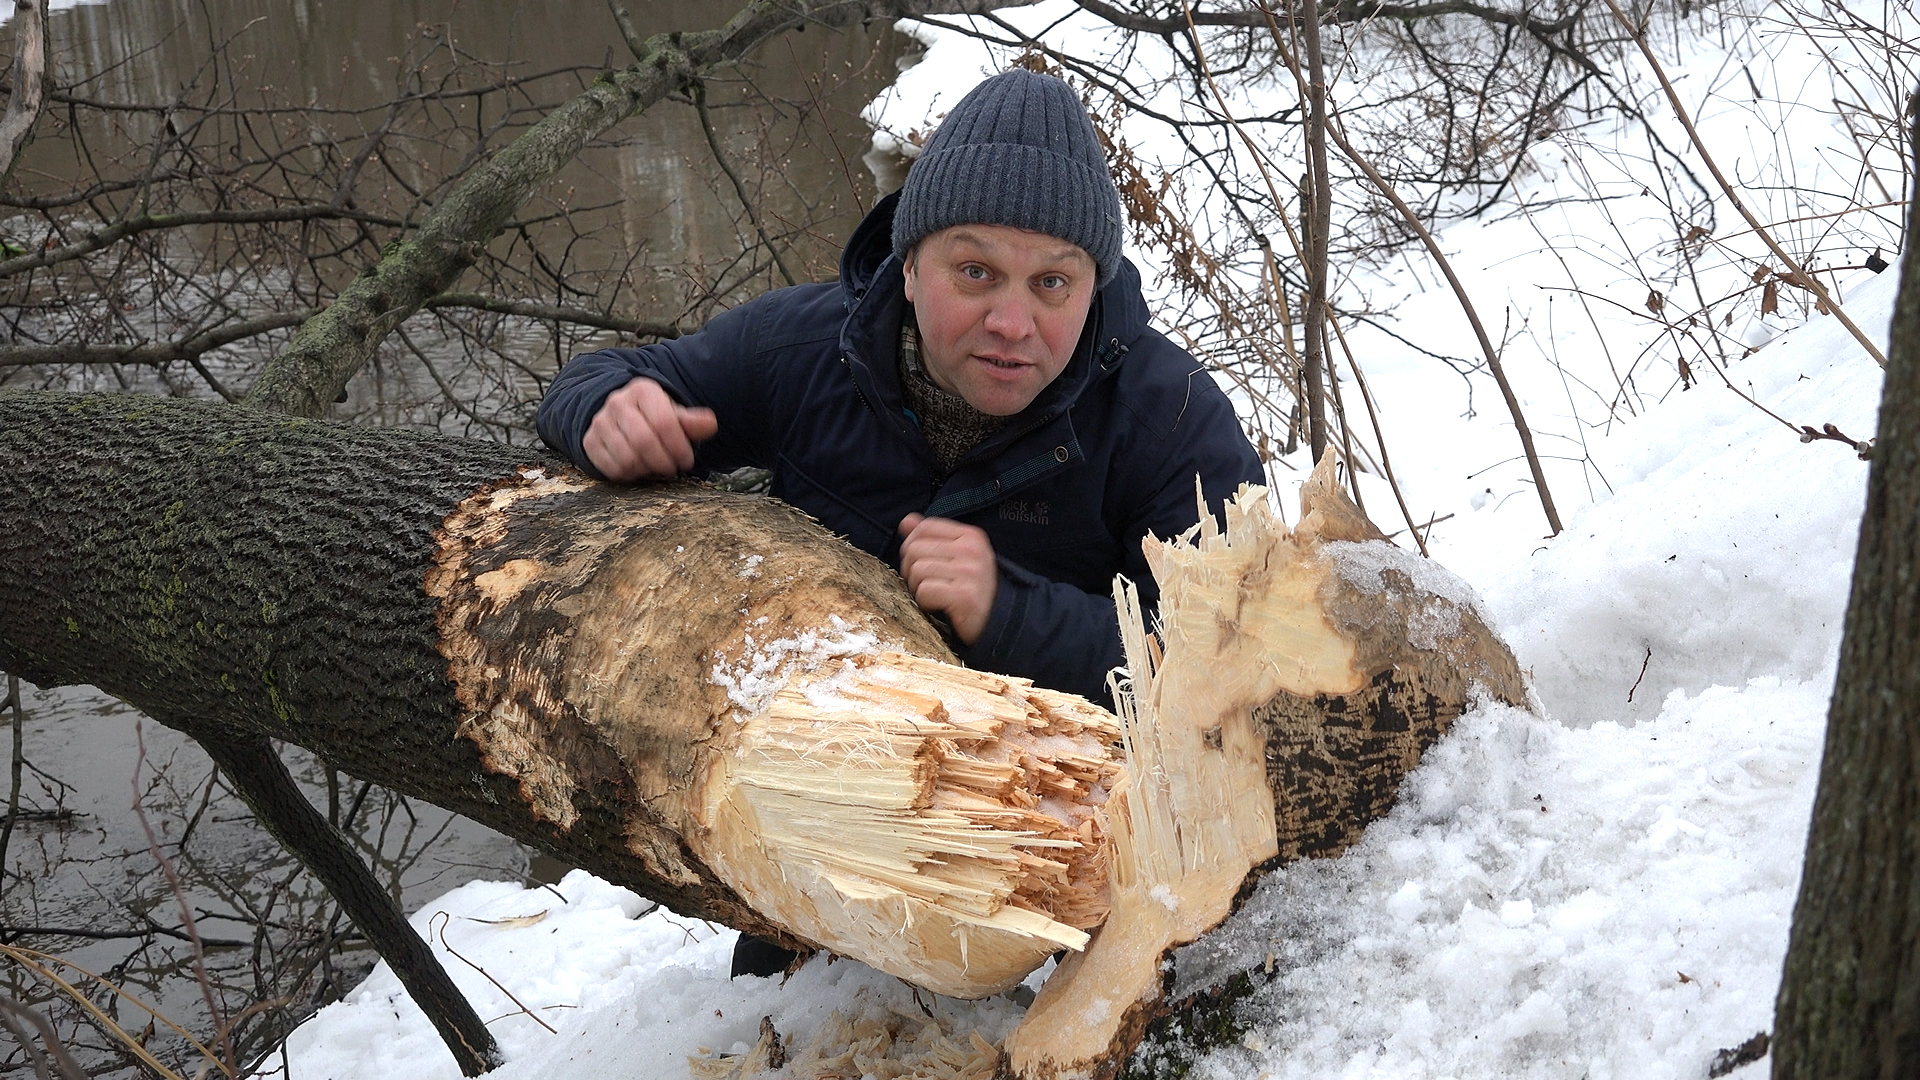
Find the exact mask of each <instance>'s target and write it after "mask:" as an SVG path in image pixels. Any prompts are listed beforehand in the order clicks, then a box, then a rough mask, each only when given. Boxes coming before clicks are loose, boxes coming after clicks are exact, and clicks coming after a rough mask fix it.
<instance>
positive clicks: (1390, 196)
mask: <svg viewBox="0 0 1920 1080" xmlns="http://www.w3.org/2000/svg"><path fill="white" fill-rule="evenodd" d="M1327 137H1328V138H1330V139H1332V140H1333V142H1334V145H1336V146H1338V147H1339V148H1340V152H1341V153H1343V154H1345V155H1347V160H1349V161H1351V162H1353V163H1354V164H1355V165H1357V166H1359V168H1360V171H1361V172H1364V173H1366V174H1367V179H1369V180H1371V181H1373V184H1374V186H1375V187H1377V188H1379V189H1380V194H1382V195H1384V196H1386V197H1387V201H1389V202H1391V203H1393V206H1394V209H1396V210H1398V211H1400V216H1401V217H1403V218H1405V219H1406V222H1407V226H1408V227H1409V228H1411V229H1412V230H1413V231H1414V232H1415V233H1417V234H1418V235H1419V237H1420V241H1421V243H1423V244H1425V245H1426V247H1427V253H1428V254H1430V255H1432V256H1433V261H1434V264H1435V265H1437V266H1438V267H1440V272H1441V273H1442V274H1444V275H1446V279H1447V284H1449V285H1451V286H1453V295H1454V296H1455V297H1456V298H1458V299H1459V301H1460V309H1461V310H1462V311H1464V312H1466V315H1467V321H1468V322H1470V323H1472V324H1473V333H1474V336H1475V337H1476V338H1478V339H1479V340H1480V351H1481V353H1482V354H1483V355H1484V356H1485V357H1486V358H1487V369H1488V370H1489V371H1491V372H1492V373H1493V381H1494V382H1496V383H1498V384H1500V395H1501V396H1502V397H1504V398H1505V399H1506V401H1507V412H1508V413H1510V414H1511V415H1512V416H1513V426H1514V428H1515V429H1516V430H1518V431H1519V433H1520V445H1521V447H1522V448H1523V449H1524V450H1526V456H1527V468H1528V469H1530V470H1532V472H1533V486H1534V487H1535V488H1536V489H1538V490H1539V492H1540V508H1541V509H1542V510H1544V511H1545V512H1546V515H1547V525H1548V526H1549V527H1550V528H1552V529H1553V535H1555V536H1558V535H1560V531H1561V525H1560V511H1558V510H1556V509H1554V506H1553V495H1552V493H1551V492H1549V491H1548V490H1547V475H1546V473H1545V472H1543V471H1542V470H1541V468H1540V455H1539V453H1538V452H1537V451H1535V450H1534V448H1533V429H1532V428H1530V427H1528V426H1527V418H1526V417H1525V416H1524V415H1522V414H1521V412H1520V399H1519V398H1518V397H1516V396H1515V395H1514V392H1513V386H1512V385H1511V384H1510V383H1508V382H1507V373H1506V369H1505V368H1503V367H1502V366H1501V364H1500V354H1499V352H1498V351H1496V350H1495V349H1494V347H1493V342H1492V341H1491V340H1489V339H1488V338H1487V330H1486V327H1484V326H1482V325H1481V324H1480V314H1479V312H1478V311H1476V310H1475V309H1474V306H1473V301H1472V300H1471V299H1470V298H1469V297H1468V296H1467V288H1466V286H1465V285H1462V284H1461V283H1460V279H1459V277H1457V276H1456V275H1455V274H1454V272H1453V263H1452V261H1451V260H1449V259H1448V258H1447V256H1446V254H1445V253H1444V252H1442V251H1441V250H1440V244H1439V243H1438V242H1437V241H1435V240H1434V238H1433V234H1432V233H1431V232H1428V231H1427V227H1426V225H1425V224H1423V223H1422V222H1421V221H1420V215H1419V214H1416V213H1414V212H1413V207H1411V206H1408V205H1407V202H1406V200H1405V199H1402V198H1401V197H1400V193H1399V192H1398V191H1395V190H1394V187H1393V185H1392V184H1389V183H1388V182H1387V181H1386V179H1385V178H1384V177H1382V176H1381V175H1380V173H1379V172H1378V171H1377V170H1376V169H1374V167H1373V165H1372V164H1371V163H1370V162H1368V161H1367V159H1366V158H1364V157H1362V156H1361V155H1360V152H1359V151H1357V150H1355V149H1354V148H1353V144H1351V143H1349V142H1348V141H1347V138H1346V136H1345V135H1343V134H1342V133H1341V130H1340V126H1339V125H1338V124H1337V123H1334V124H1328V125H1327Z"/></svg>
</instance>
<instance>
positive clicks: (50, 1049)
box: [0, 994, 87, 1080]
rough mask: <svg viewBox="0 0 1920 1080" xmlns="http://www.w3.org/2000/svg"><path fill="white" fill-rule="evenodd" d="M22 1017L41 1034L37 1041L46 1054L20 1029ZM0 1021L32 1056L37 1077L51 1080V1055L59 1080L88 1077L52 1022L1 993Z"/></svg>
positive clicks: (74, 1079) (84, 1078) (42, 1079)
mask: <svg viewBox="0 0 1920 1080" xmlns="http://www.w3.org/2000/svg"><path fill="white" fill-rule="evenodd" d="M22 1020H24V1021H26V1022H27V1023H29V1024H31V1025H33V1028H34V1030H35V1031H38V1032H39V1033H40V1041H41V1042H43V1043H45V1044H46V1047H47V1049H46V1052H45V1053H42V1052H41V1050H40V1048H39V1047H37V1046H35V1045H33V1040H31V1039H29V1038H28V1037H27V1033H26V1032H25V1031H22V1030H21V1029H20V1026H19V1025H20V1021H22ZM0 1024H4V1025H6V1028H7V1030H8V1031H11V1032H12V1033H13V1037H14V1038H15V1039H16V1040H18V1041H19V1043H20V1045H21V1046H23V1047H25V1048H26V1051H27V1053H28V1054H29V1055H31V1056H32V1058H33V1071H34V1074H35V1075H36V1076H38V1077H39V1078H40V1080H54V1077H53V1070H51V1069H48V1068H47V1058H48V1057H49V1056H51V1057H52V1058H53V1068H54V1069H57V1070H59V1073H60V1080H87V1074H86V1073H85V1072H84V1071H83V1070H82V1069H81V1068H80V1063H79V1062H77V1061H75V1060H73V1055H72V1054H70V1053H68V1052H67V1048H66V1047H65V1046H64V1045H62V1044H61V1042H60V1036H59V1035H58V1034H56V1033H55V1032H54V1030H53V1025H52V1024H49V1023H47V1020H46V1017H43V1016H41V1015H40V1014H39V1013H37V1012H34V1011H33V1010H32V1009H29V1008H27V1007H26V1006H25V1005H22V1004H21V1003H20V1002H18V1001H15V1000H13V999H12V998H10V997H7V996H6V995H4V994H0Z"/></svg>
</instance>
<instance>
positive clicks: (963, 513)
mask: <svg viewBox="0 0 1920 1080" xmlns="http://www.w3.org/2000/svg"><path fill="white" fill-rule="evenodd" d="M893 205H894V198H893V197H889V198H887V199H886V200H883V201H882V202H881V203H880V204H879V205H878V206H876V207H874V209H873V212H872V213H870V214H868V215H867V219H866V220H865V221H864V222H862V223H861V225H860V227H859V228H858V229H857V230H855V232H854V234H853V238H852V239H851V240H850V241H849V242H848V244H847V249H846V253H845V254H844V255H843V256H842V257H841V263H840V281H839V282H837V283H830V284H825V285H797V286H794V287H792V288H786V289H777V290H774V291H773V292H769V293H766V294H764V295H761V296H759V297H756V298H755V299H753V300H751V301H748V302H747V303H744V304H742V305H740V306H739V307H736V308H734V309H732V310H731V311H728V312H726V313H724V314H722V315H720V316H718V317H716V318H715V319H713V321H712V322H710V323H708V324H707V326H706V328H705V329H703V330H701V331H700V332H699V333H696V334H692V335H689V336H687V337H683V338H679V339H678V340H674V341H664V342H660V343H659V344H655V345H648V346H646V347H644V348H640V349H605V350H602V351H600V352H596V353H588V354H586V355H583V356H577V357H575V358H574V359H573V360H572V362H570V363H568V364H567V366H566V368H565V369H564V370H562V371H561V372H560V374H559V376H558V377H557V378H556V379H555V380H554V382H553V386H552V387H551V388H550V389H549V390H548V391H547V397H546V400H545V401H543V402H541V404H540V413H539V426H540V435H541V437H542V438H544V439H545V440H546V441H547V443H548V445H550V446H552V447H554V448H555V449H557V450H560V451H561V452H563V453H565V454H566V455H567V456H568V457H570V458H572V459H573V460H574V462H575V463H577V464H578V465H579V466H580V467H581V468H583V469H586V470H587V471H588V472H592V471H593V468H592V466H591V465H589V464H588V462H587V457H586V454H585V453H584V452H583V451H582V450H581V447H580V443H581V440H582V439H583V438H585V436H586V433H587V427H588V425H589V424H590V423H591V422H592V420H593V415H594V413H596V412H598V411H599V409H600V406H601V403H602V402H604V401H605V400H606V398H607V395H608V394H611V393H612V392H613V391H615V390H617V389H619V388H620V387H621V386H623V385H625V384H626V383H627V381H628V380H630V379H632V378H634V377H635V376H638V375H644V376H646V377H648V378H650V379H654V380H656V381H658V382H659V383H660V384H661V385H662V386H663V387H665V388H666V390H667V392H668V393H669V394H671V395H672V396H673V397H675V398H676V399H678V400H679V401H680V402H681V403H682V404H685V405H704V406H706V407H707V408H710V409H712V410H713V411H714V412H715V413H716V414H717V415H718V418H719V421H720V431H719V434H717V435H715V436H714V437H713V438H711V439H709V440H707V441H706V442H704V443H701V444H700V445H699V447H698V448H697V451H696V455H695V462H694V471H695V473H696V474H705V473H708V472H712V471H719V470H729V469H735V468H738V467H740V466H743V465H757V466H760V467H762V468H767V469H771V470H772V471H773V487H772V494H773V495H775V496H776V497H778V498H780V499H782V500H784V501H786V502H788V503H791V504H792V505H794V506H796V507H799V508H800V509H801V510H804V511H806V512H807V513H808V514H811V515H812V516H813V517H814V518H815V519H817V520H818V521H819V522H820V523H821V524H822V525H825V526H826V527H827V528H829V529H831V530H833V531H834V532H836V533H839V534H840V535H842V536H844V537H846V538H847V539H848V540H849V541H851V542H852V543H853V544H854V545H855V546H857V547H859V548H861V549H863V550H865V551H868V552H870V553H872V554H873V555H876V556H878V557H879V558H881V559H884V560H886V561H887V562H888V563H890V564H892V565H893V566H894V567H895V568H896V569H897V568H898V567H899V565H900V536H899V534H898V531H897V529H898V526H899V524H900V519H901V518H903V517H905V516H907V515H908V514H910V513H921V514H926V515H929V516H933V517H945V518H952V519H954V520H956V521H963V522H966V523H968V524H971V525H977V526H979V527H980V528H982V529H985V530H986V532H987V536H988V537H989V538H990V539H991V541H992V543H993V550H994V553H995V554H996V555H997V556H998V559H999V569H1000V585H999V591H998V594H997V595H996V596H995V597H994V602H993V613H992V615H991V616H990V618H989V619H988V622H987V626H986V629H985V631H983V632H982V633H981V635H980V639H979V640H978V641H977V642H975V644H974V645H973V646H972V647H971V648H970V649H966V650H965V651H963V653H962V659H964V660H965V661H966V662H967V664H969V665H970V666H973V667H977V668H983V669H986V670H990V671H997V672H1001V673H1003V674H1008V675H1021V676H1025V677H1026V678H1029V679H1032V680H1033V681H1034V682H1037V683H1039V684H1040V685H1042V686H1047V687H1051V688H1053V689H1056V690H1064V691H1068V692H1071V693H1076V694H1082V695H1085V696H1087V697H1089V698H1092V699H1093V700H1095V701H1106V700H1108V698H1107V693H1106V674H1107V671H1108V669H1110V668H1112V667H1114V666H1115V665H1118V664H1120V663H1122V657H1121V651H1120V637H1119V629H1118V625H1119V624H1118V622H1117V621H1116V616H1115V614H1114V607H1113V600H1112V599H1111V596H1112V589H1113V576H1114V575H1115V574H1116V573H1121V574H1125V575H1127V577H1128V578H1130V579H1132V580H1133V581H1134V582H1135V583H1136V584H1137V585H1138V586H1139V587H1140V593H1141V599H1142V601H1143V602H1144V603H1147V604H1152V603H1153V602H1154V601H1155V600H1157V599H1158V590H1157V589H1156V587H1155V586H1154V583H1153V577H1152V575H1151V574H1149V573H1148V571H1147V565H1146V561H1145V559H1144V558H1143V556H1142V555H1141V553H1140V541H1141V539H1142V538H1143V537H1145V536H1146V534H1147V533H1148V532H1149V531H1151V532H1153V533H1154V534H1155V535H1158V536H1161V537H1169V536H1173V535H1175V534H1177V533H1179V532H1181V531H1183V530H1185V529H1187V528H1189V527H1190V526H1192V525H1193V524H1194V522H1195V521H1196V520H1198V518H1197V513H1198V511H1197V508H1196V505H1195V501H1194V476H1195V474H1198V475H1199V476H1200V478H1201V483H1202V486H1203V487H1204V489H1205V491H1206V498H1207V503H1208V505H1209V506H1210V507H1212V508H1214V510H1215V512H1216V513H1217V512H1218V510H1219V506H1220V503H1221V500H1222V499H1224V498H1225V497H1226V496H1228V495H1230V494H1231V493H1232V492H1233V491H1234V489H1235V488H1236V487H1237V486H1238V485H1239V484H1240V483H1241V482H1242V481H1247V482H1250V483H1256V484H1257V483H1264V482H1265V481H1264V480H1263V476H1262V471H1261V467H1260V459H1259V458H1258V457H1257V456H1256V455H1255V454H1254V452H1253V448H1252V447H1251V446H1250V445H1248V443H1247V438H1246V436H1245V435H1244V434H1243V433H1242V432H1241V430H1240V424H1239V421H1238V420H1237V419H1236V418H1235V417H1234V413H1233V407H1232V405H1231V404H1229V402H1228V401H1227V397H1226V395H1225V394H1224V393H1222V392H1221V391H1220V388H1219V387H1218V386H1216V385H1215V384H1214V381H1213V379H1212V378H1211V377H1210V376H1209V375H1208V374H1207V372H1206V371H1205V370H1204V369H1203V368H1202V367H1201V366H1200V365H1199V364H1198V363H1197V362H1195V360H1194V359H1193V357H1191V356H1189V355H1188V354H1187V353H1186V352H1185V351H1183V350H1181V349H1180V348H1179V347H1178V346H1176V345H1174V344H1173V343H1172V342H1170V341H1168V340H1167V339H1166V338H1165V337H1162V336H1161V335H1160V334H1159V333H1156V332H1155V331H1153V330H1151V329H1149V328H1148V326H1147V306H1146V301H1145V300H1144V299H1143V298H1142V296H1141V294H1140V274H1139V271H1138V270H1136V269H1134V267H1133V266H1132V264H1131V263H1124V262H1123V264H1122V266H1121V267H1120V269H1119V271H1118V272H1117V273H1116V274H1115V275H1114V278H1113V280H1112V281H1110V282H1108V283H1107V286H1106V287H1105V288H1103V289H1101V290H1100V292H1099V294H1098V295H1097V296H1096V297H1095V299H1094V302H1093V308H1092V311H1091V312H1090V313H1089V315H1088V318H1087V329H1086V331H1085V332H1084V333H1083V334H1082V335H1081V338H1080V345H1079V348H1078V349H1077V350H1076V351H1075V353H1074V356H1073V359H1072V360H1071V361H1070V362H1069V363H1068V364H1067V366H1066V368H1065V370H1063V371H1062V372H1061V374H1060V377H1059V378H1057V379H1055V380H1054V381H1053V383H1052V384H1050V385H1049V386H1047V388H1046V389H1044V390H1042V391H1041V392H1040V394H1039V396H1038V397H1036V398H1035V399H1034V401H1033V403H1032V404H1030V405H1028V406H1027V408H1026V410H1025V411H1024V412H1022V413H1020V414H1019V415H1018V416H1017V417H1016V418H1015V419H1014V420H1013V422H1012V423H1010V424H1008V425H1007V426H1006V427H1005V428H1003V429H1002V430H1000V431H999V432H998V433H996V434H994V435H993V436H991V437H989V438H988V439H986V440H985V441H983V442H982V443H981V444H980V445H979V446H976V447H975V448H974V449H973V450H972V451H970V452H969V453H968V454H967V455H966V457H965V458H963V459H962V460H961V461H960V463H959V464H958V465H957V466H956V467H955V468H954V470H953V472H952V473H951V474H949V473H946V472H945V471H944V470H943V469H942V468H941V467H940V464H939V462H938V460H937V459H936V458H935V457H934V454H933V451H932V450H931V449H930V448H929V447H928V445H927V441H926V439H925V438H923V437H922V436H921V434H920V430H919V427H918V426H917V424H916V422H915V420H914V419H913V417H912V415H911V414H909V413H908V412H907V410H906V409H905V408H904V407H903V406H902V404H901V393H900V378H899V365H898V362H897V355H898V351H899V340H900V323H901V320H902V318H903V316H904V312H905V310H906V298H905V296H904V295H903V294H902V292H901V276H900V264H899V261H898V260H897V259H895V258H894V257H893V255H892V221H893Z"/></svg>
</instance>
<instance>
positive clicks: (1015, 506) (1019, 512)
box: [1000, 500, 1052, 525]
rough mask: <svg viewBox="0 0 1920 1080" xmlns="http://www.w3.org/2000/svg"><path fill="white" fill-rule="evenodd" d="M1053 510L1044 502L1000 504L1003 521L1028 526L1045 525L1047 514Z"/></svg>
mask: <svg viewBox="0 0 1920 1080" xmlns="http://www.w3.org/2000/svg"><path fill="white" fill-rule="evenodd" d="M1051 509H1052V508H1051V507H1049V506H1048V505H1047V504H1046V503H1043V502H1034V503H1030V502H1020V501H1017V500H1016V501H1014V502H1004V503H1001V504H1000V520H1001V521H1023V522H1026V523H1027V524H1028V525H1045V524H1046V523H1047V513H1048V512H1049V511H1050V510H1051Z"/></svg>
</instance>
